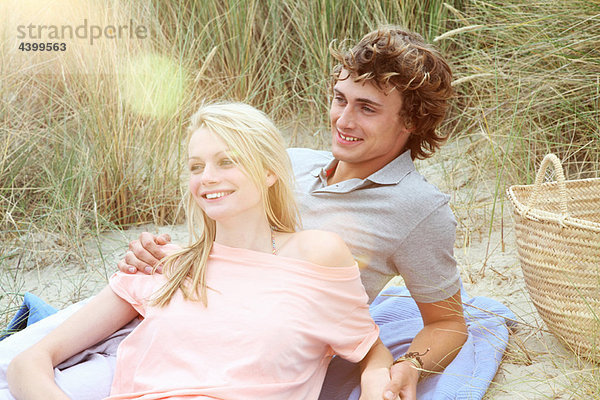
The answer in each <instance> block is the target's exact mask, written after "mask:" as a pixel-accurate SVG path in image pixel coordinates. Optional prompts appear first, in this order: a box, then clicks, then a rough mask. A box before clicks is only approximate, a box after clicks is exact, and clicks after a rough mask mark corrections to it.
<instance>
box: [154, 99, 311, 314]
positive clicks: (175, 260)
mask: <svg viewBox="0 0 600 400" xmlns="http://www.w3.org/2000/svg"><path fill="white" fill-rule="evenodd" d="M200 128H206V129H208V130H209V131H211V132H212V133H214V134H215V135H217V136H219V137H220V138H221V139H222V140H223V141H224V142H225V144H226V145H227V147H228V148H229V150H230V151H231V152H233V153H235V155H236V157H235V160H234V162H236V163H237V164H238V165H239V166H240V167H242V168H243V169H244V170H245V171H246V173H247V174H248V176H249V177H250V178H251V179H252V180H253V181H254V184H255V185H256V186H257V187H258V188H259V190H260V191H261V195H262V201H263V204H264V206H265V211H266V216H267V219H268V221H269V224H270V225H271V227H272V229H273V230H275V231H279V232H294V231H295V230H296V228H298V226H299V223H300V222H299V214H298V208H297V205H296V201H295V198H294V180H293V175H292V167H291V163H290V159H289V157H288V155H287V152H286V151H285V145H284V142H283V138H282V136H281V134H280V133H279V130H278V129H277V128H276V127H275V125H274V124H273V122H272V121H271V120H270V119H269V118H268V117H267V116H266V115H265V114H264V113H263V112H261V111H259V110H257V109H256V108H254V107H252V106H250V105H247V104H242V103H213V104H207V105H203V106H201V107H200V109H199V110H198V111H197V112H196V113H195V114H194V115H193V116H192V118H191V123H190V126H189V128H188V137H187V143H188V146H189V141H190V137H191V135H192V134H193V133H194V132H195V131H197V130H198V129H200ZM186 165H187V163H186ZM268 171H270V172H272V173H273V174H275V176H277V181H276V182H275V184H273V185H272V186H270V187H269V186H268V185H267V183H266V180H265V179H266V175H267V172H268ZM185 175H186V176H189V173H188V174H185ZM186 181H187V179H186ZM186 187H187V185H186ZM184 204H185V210H186V214H187V223H188V232H189V235H190V242H189V244H188V246H187V247H185V248H184V249H182V250H180V251H178V252H176V253H174V254H172V255H170V256H168V257H166V258H165V259H164V260H162V262H161V265H163V273H164V274H165V276H166V278H167V279H168V282H167V283H166V284H165V285H164V286H163V287H161V288H160V289H159V290H158V292H157V293H156V295H155V296H154V297H153V299H152V303H153V304H154V305H157V306H159V307H162V306H165V305H167V304H169V302H170V301H171V298H172V297H173V295H174V294H175V293H176V292H177V290H181V291H182V292H183V297H184V298H185V299H191V300H200V301H201V302H202V303H203V304H204V305H205V306H206V305H207V294H206V291H207V284H206V269H207V261H208V256H209V254H210V251H211V249H212V245H213V243H214V240H215V235H216V224H215V221H214V220H212V219H210V218H209V217H207V216H206V214H205V213H204V212H203V211H202V209H201V208H200V207H199V206H198V204H197V203H196V201H195V200H194V198H193V196H192V195H191V193H190V192H189V189H186V190H185V194H184Z"/></svg>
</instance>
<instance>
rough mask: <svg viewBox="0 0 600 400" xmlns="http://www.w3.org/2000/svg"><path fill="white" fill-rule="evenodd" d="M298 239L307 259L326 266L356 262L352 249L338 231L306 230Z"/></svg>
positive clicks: (350, 264)
mask: <svg viewBox="0 0 600 400" xmlns="http://www.w3.org/2000/svg"><path fill="white" fill-rule="evenodd" d="M298 239H299V242H300V245H299V248H300V249H301V251H302V254H303V258H304V259H305V260H306V261H310V262H312V263H314V264H318V265H323V266H325V267H350V266H352V265H354V263H355V261H354V257H353V256H352V253H351V252H350V249H349V248H348V246H347V245H346V243H345V242H344V240H343V239H342V238H341V237H340V236H339V235H338V234H336V233H333V232H328V231H320V230H306V231H302V232H300V236H299V237H298Z"/></svg>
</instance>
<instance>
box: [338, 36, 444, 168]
mask: <svg viewBox="0 0 600 400" xmlns="http://www.w3.org/2000/svg"><path fill="white" fill-rule="evenodd" d="M330 52H331V55H332V56H333V58H334V59H335V60H336V61H337V62H338V65H336V66H335V68H334V70H333V84H335V82H336V81H338V80H340V74H341V72H342V70H346V71H348V72H349V73H350V74H349V76H348V77H352V79H354V81H356V82H361V81H362V82H364V81H369V82H372V83H374V84H375V85H376V86H377V87H378V88H379V89H381V90H384V88H389V86H393V87H395V88H396V90H398V91H399V93H400V94H401V95H402V109H401V110H400V116H401V117H402V119H403V121H404V124H405V125H406V127H407V128H412V132H411V136H410V138H409V139H408V142H407V144H406V147H407V148H408V149H410V151H411V157H412V158H413V159H415V158H417V159H425V158H428V157H430V156H431V155H432V154H433V153H434V152H435V151H436V150H437V149H438V148H439V147H440V146H442V145H443V144H444V142H445V141H446V139H447V136H445V135H441V134H439V133H438V132H436V129H437V127H438V126H439V125H440V124H441V123H442V121H443V120H444V117H445V115H446V109H447V108H448V100H449V99H450V98H451V97H452V96H453V90H452V85H451V83H452V71H451V70H450V67H449V66H448V64H447V63H446V61H445V60H444V58H443V57H442V56H441V54H440V53H439V52H438V51H437V50H436V49H435V48H433V46H431V45H429V44H427V43H425V41H424V40H423V37H421V35H419V34H417V33H414V32H410V31H406V30H404V29H402V28H400V27H395V26H385V27H381V28H379V29H378V30H376V31H373V32H370V33H368V34H367V35H365V36H364V37H363V38H362V40H361V41H360V42H359V43H358V44H356V45H355V46H354V47H353V48H352V49H350V50H340V49H336V48H334V47H333V45H332V46H330ZM348 77H345V78H343V79H347V78H348Z"/></svg>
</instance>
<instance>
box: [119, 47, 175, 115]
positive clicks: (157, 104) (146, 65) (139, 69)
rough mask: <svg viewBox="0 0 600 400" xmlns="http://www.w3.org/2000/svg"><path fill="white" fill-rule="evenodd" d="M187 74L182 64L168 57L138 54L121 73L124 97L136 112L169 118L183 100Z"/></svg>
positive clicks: (120, 83)
mask: <svg viewBox="0 0 600 400" xmlns="http://www.w3.org/2000/svg"><path fill="white" fill-rule="evenodd" d="M186 75H187V74H186V73H185V71H184V69H183V67H182V66H181V65H178V64H177V63H175V62H173V60H171V59H170V58H168V57H165V56H161V55H158V54H144V55H139V56H136V57H134V58H131V59H129V60H128V61H127V63H126V64H125V65H124V66H123V68H122V69H121V73H120V74H119V88H120V91H121V96H122V99H123V101H124V103H125V104H126V105H127V106H128V107H129V108H130V109H131V110H132V111H133V112H135V113H137V114H140V115H143V116H149V117H155V118H165V117H169V116H170V115H173V114H174V113H175V112H176V111H177V109H178V107H179V106H180V105H181V104H182V102H183V98H184V94H185V90H186V82H187V78H186Z"/></svg>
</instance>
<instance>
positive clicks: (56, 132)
mask: <svg viewBox="0 0 600 400" xmlns="http://www.w3.org/2000/svg"><path fill="white" fill-rule="evenodd" d="M44 3H45V4H46V6H44V7H41V6H40V4H41V3H40V2H39V1H37V2H36V1H35V0H27V1H26V0H21V1H16V0H6V1H5V2H3V3H0V8H2V7H6V9H2V10H0V11H2V12H1V13H0V15H2V17H0V21H2V25H0V28H1V29H3V34H4V36H2V43H1V54H2V58H1V62H0V326H4V325H5V324H6V322H7V321H8V319H9V318H10V316H11V315H13V314H14V312H15V310H16V308H17V307H18V304H19V303H20V301H21V295H22V294H23V293H24V292H25V291H30V292H33V293H36V294H38V295H39V296H40V297H42V298H44V299H45V300H47V301H48V302H50V304H52V305H54V306H56V307H64V306H66V305H68V304H70V303H72V302H75V301H78V300H80V299H83V298H86V297H88V296H89V295H91V294H93V293H94V292H95V291H97V290H98V289H99V288H100V287H101V286H102V285H104V284H105V282H106V279H107V277H108V276H109V275H110V274H111V272H112V271H113V270H114V268H115V267H114V266H115V261H116V260H117V259H118V258H119V257H120V256H121V255H122V254H123V252H124V251H125V247H126V243H127V242H128V241H129V240H131V239H133V238H135V237H137V235H138V234H139V232H141V231H142V230H149V231H154V232H169V233H171V234H172V236H173V237H174V239H175V240H176V241H179V242H185V241H186V237H185V234H184V232H183V228H182V226H181V225H179V224H180V223H181V221H182V214H181V210H180V208H179V207H178V202H177V200H176V199H178V198H179V189H178V177H179V168H178V161H177V160H178V159H179V158H180V157H179V156H180V151H181V147H180V141H179V140H180V138H181V137H182V133H183V131H184V128H185V125H186V123H187V121H186V118H187V116H189V115H190V114H191V112H192V111H193V110H194V109H195V108H197V106H198V102H199V100H200V99H202V98H207V99H234V100H241V101H247V102H250V103H251V104H253V105H255V106H257V107H259V108H262V109H264V110H266V111H268V112H269V113H270V115H272V116H273V117H274V118H275V119H276V120H277V121H278V124H279V125H280V126H281V127H282V128H283V130H284V131H285V133H286V136H287V138H288V141H289V144H290V145H292V146H308V147H313V148H326V147H327V146H328V143H327V142H328V137H327V127H326V126H327V120H326V115H327V104H328V92H327V84H328V71H329V70H330V67H331V65H330V58H329V57H328V51H327V46H328V44H329V42H330V41H331V40H332V39H334V38H338V39H344V38H358V37H360V36H362V35H363V34H364V33H365V32H366V31H368V30H370V29H372V28H375V27H376V26H377V25H378V24H381V23H400V24H403V25H405V26H407V27H409V28H411V29H414V30H417V31H419V32H421V33H423V35H424V36H425V37H426V38H427V39H428V40H430V41H435V43H436V44H437V45H438V46H440V47H441V48H442V50H443V52H444V53H445V54H447V55H448V59H449V61H450V62H451V64H452V67H453V70H454V72H455V80H456V81H455V88H456V91H457V97H456V101H455V102H454V105H453V108H452V110H451V113H450V115H449V118H448V119H447V122H446V124H445V125H444V126H443V127H442V130H443V131H444V132H446V133H448V134H449V135H450V137H451V138H450V140H449V143H448V144H447V145H446V146H445V147H444V149H443V151H441V152H440V153H439V154H437V155H436V156H434V157H433V158H432V159H430V160H426V161H422V162H419V164H418V168H419V169H420V170H421V171H422V172H423V174H424V175H425V176H426V177H427V178H428V179H429V180H430V181H432V182H433V183H435V184H437V185H438V186H439V187H440V188H441V189H442V190H444V191H445V192H447V193H451V194H452V208H453V211H454V213H455V215H456V217H457V220H458V228H457V229H458V230H457V242H456V248H455V253H456V258H457V260H458V262H459V267H460V271H461V275H462V278H463V281H464V283H465V287H466V288H467V291H468V292H469V293H470V294H471V295H473V296H475V295H485V296H488V297H492V298H494V299H497V300H499V301H501V302H502V303H504V304H506V305H507V306H509V307H510V308H511V310H512V311H513V312H514V313H515V314H516V316H517V321H518V323H517V324H516V326H515V329H514V332H513V333H512V334H511V338H510V342H509V344H508V350H507V352H506V354H505V357H504V360H503V363H502V365H501V368H500V371H499V373H498V375H497V376H496V378H495V380H494V382H493V384H492V385H491V387H490V390H489V392H488V394H487V395H486V399H504V398H511V399H512V398H523V399H538V398H539V399H587V398H592V399H593V398H600V378H599V377H600V367H599V366H598V365H594V364H591V363H589V362H587V361H585V360H583V359H579V358H578V357H576V356H575V355H573V354H572V353H571V352H569V351H567V350H565V349H564V347H563V346H562V345H561V344H560V343H559V342H558V341H557V339H556V338H554V337H553V336H552V335H551V334H550V333H549V332H548V331H547V330H546V327H545V325H544V324H543V322H542V321H541V319H540V317H539V315H538V314H537V312H536V311H535V308H534V307H533V305H532V303H531V301H530V299H529V296H528V294H527V292H526V289H525V285H524V282H523V279H522V273H521V270H520V266H519V264H518V260H517V258H516V249H515V242H514V235H513V222H512V218H511V208H510V205H509V203H508V201H507V200H506V198H505V196H504V192H505V189H506V187H507V186H508V185H511V184H524V183H531V182H532V180H533V177H534V174H535V171H536V168H537V165H538V164H539V162H540V160H541V158H542V157H543V156H544V155H545V154H546V153H548V152H554V153H556V154H558V155H559V157H560V158H561V160H563V163H564V165H565V166H566V170H567V175H568V177H569V178H571V179H576V178H581V177H598V176H599V174H600V150H599V146H598V140H599V139H600V112H599V109H600V51H599V50H598V49H600V3H598V2H597V1H583V0H569V1H539V2H520V1H516V0H509V1H502V2H500V1H467V0H457V1H448V2H443V1H432V2H421V1H403V2H396V1H386V0H381V1H373V0H369V1H363V2H360V5H359V4H358V2H355V1H352V0H338V1H329V0H325V1H321V2H314V1H308V0H301V1H289V0H283V1H271V0H267V1H257V0H254V1H253V0H245V1H240V0H238V1H233V0H231V1H226V2H222V1H212V0H210V1H203V2H198V1H192V0H181V1H178V2H175V1H160V2H159V1H153V0H143V1H138V2H133V1H126V0H122V1H115V2H111V6H110V7H108V6H98V2H92V1H83V0H80V1H78V2H74V1H72V0H51V1H46V2H44ZM107 4H108V3H107ZM98 7H99V9H97V8H98ZM6 10H10V11H11V12H10V13H8V12H5V11H6ZM51 10H63V11H62V12H61V13H56V12H54V11H51ZM90 10H92V11H93V12H92V11H90ZM90 13H91V14H90ZM32 14H35V15H36V16H37V21H43V23H47V24H51V23H56V24H64V23H68V24H77V23H79V21H80V20H81V19H82V18H83V17H86V18H89V19H90V21H95V22H97V23H98V24H100V23H106V22H107V21H111V22H112V21H117V20H118V21H127V20H130V19H131V20H134V21H136V23H137V24H139V25H144V26H147V27H148V28H149V30H150V31H151V32H152V35H151V37H150V38H148V39H145V40H123V41H121V42H118V43H117V42H114V43H112V42H111V44H108V45H94V46H87V45H85V43H81V42H78V41H73V47H72V51H71V52H67V53H68V54H65V55H63V56H62V58H60V57H58V55H56V54H55V55H52V57H50V56H49V55H48V54H47V55H40V54H38V55H34V54H33V53H29V54H24V53H23V52H19V51H18V49H17V45H18V43H17V41H16V40H15V34H14V28H15V24H19V23H23V21H25V20H28V16H29V15H32ZM92 14H93V15H92ZM74 55H77V56H76V57H74ZM54 56H56V57H54ZM44 57H46V58H44ZM232 60H235V62H232ZM84 67H85V68H87V69H85V68H84Z"/></svg>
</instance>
